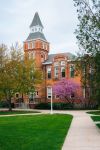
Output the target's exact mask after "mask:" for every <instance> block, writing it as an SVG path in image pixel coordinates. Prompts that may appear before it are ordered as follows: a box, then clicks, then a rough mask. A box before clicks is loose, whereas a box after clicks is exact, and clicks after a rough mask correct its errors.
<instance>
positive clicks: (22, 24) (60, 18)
mask: <svg viewBox="0 0 100 150" xmlns="http://www.w3.org/2000/svg"><path fill="white" fill-rule="evenodd" d="M35 12H38V13H39V16H40V19H41V22H42V24H43V26H44V31H43V32H44V35H45V37H46V39H47V41H48V42H49V43H50V53H51V54H52V53H64V52H71V53H74V54H76V53H77V52H78V46H77V39H76V36H75V34H74V32H75V29H76V28H77V24H78V20H77V13H76V8H75V7H74V2H73V0H0V44H1V43H4V44H6V45H8V46H11V45H12V44H14V43H16V42H19V43H20V44H21V45H23V42H24V41H25V40H26V38H27V37H28V35H29V33H30V29H29V26H30V24H31V22H32V20H33V17H34V14H35Z"/></svg>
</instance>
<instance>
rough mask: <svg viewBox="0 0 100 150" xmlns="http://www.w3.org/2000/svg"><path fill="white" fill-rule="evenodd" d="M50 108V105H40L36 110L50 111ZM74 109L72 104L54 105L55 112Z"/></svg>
mask: <svg viewBox="0 0 100 150" xmlns="http://www.w3.org/2000/svg"><path fill="white" fill-rule="evenodd" d="M50 107H51V104H50V103H40V104H37V105H36V106H35V108H36V109H50ZM72 108H73V104H72V103H53V109H55V110H66V109H72Z"/></svg>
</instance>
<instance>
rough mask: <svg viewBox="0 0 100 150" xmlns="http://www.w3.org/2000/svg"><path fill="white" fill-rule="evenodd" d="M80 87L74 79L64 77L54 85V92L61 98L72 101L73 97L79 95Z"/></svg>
mask: <svg viewBox="0 0 100 150" xmlns="http://www.w3.org/2000/svg"><path fill="white" fill-rule="evenodd" d="M79 88H80V86H79V84H77V83H75V82H74V81H72V80H67V79H63V80H61V81H59V82H57V83H56V84H55V85H54V86H53V94H54V95H56V96H58V97H59V99H62V100H66V101H67V102H70V103H72V102H73V97H77V90H78V89H79Z"/></svg>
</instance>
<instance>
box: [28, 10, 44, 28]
mask: <svg viewBox="0 0 100 150" xmlns="http://www.w3.org/2000/svg"><path fill="white" fill-rule="evenodd" d="M33 26H41V27H42V28H43V25H42V22H41V20H40V17H39V14H38V12H36V13H35V15H34V18H33V20H32V23H31V24H30V28H31V27H33Z"/></svg>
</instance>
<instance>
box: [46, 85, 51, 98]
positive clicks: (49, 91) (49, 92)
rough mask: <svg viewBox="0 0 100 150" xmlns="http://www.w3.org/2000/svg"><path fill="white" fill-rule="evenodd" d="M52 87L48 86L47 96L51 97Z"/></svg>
mask: <svg viewBox="0 0 100 150" xmlns="http://www.w3.org/2000/svg"><path fill="white" fill-rule="evenodd" d="M51 94H52V87H47V98H48V99H51Z"/></svg>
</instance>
